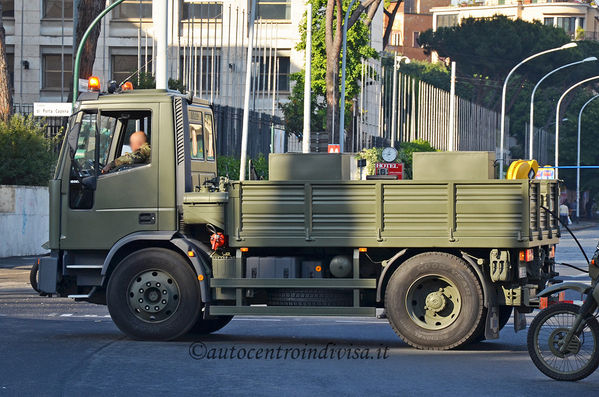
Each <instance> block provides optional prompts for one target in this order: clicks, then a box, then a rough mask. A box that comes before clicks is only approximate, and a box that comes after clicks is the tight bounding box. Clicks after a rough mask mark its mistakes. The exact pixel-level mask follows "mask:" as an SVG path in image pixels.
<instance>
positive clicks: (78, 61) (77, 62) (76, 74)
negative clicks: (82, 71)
mask: <svg viewBox="0 0 599 397" xmlns="http://www.w3.org/2000/svg"><path fill="white" fill-rule="evenodd" d="M123 1H124V0H116V1H115V2H114V3H112V4H111V5H109V6H108V7H106V8H105V9H104V11H102V12H101V13H100V15H98V16H97V17H96V19H94V20H93V21H92V23H91V24H90V25H89V27H88V28H87V30H86V31H85V33H84V34H83V37H82V38H81V42H80V43H79V48H77V55H76V56H75V64H74V65H73V107H75V102H77V95H78V92H79V66H80V64H81V54H82V53H83V47H84V46H85V42H86V41H87V38H88V37H89V35H90V33H91V31H92V29H93V28H94V27H95V26H96V25H97V24H98V22H100V21H101V20H102V18H104V16H105V15H106V14H108V13H109V12H110V11H112V9H113V8H114V7H116V6H118V5H119V4H121V3H122V2H123Z"/></svg>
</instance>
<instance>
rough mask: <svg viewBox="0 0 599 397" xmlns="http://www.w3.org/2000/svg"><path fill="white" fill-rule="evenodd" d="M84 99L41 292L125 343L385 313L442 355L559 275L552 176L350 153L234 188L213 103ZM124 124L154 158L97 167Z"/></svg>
mask: <svg viewBox="0 0 599 397" xmlns="http://www.w3.org/2000/svg"><path fill="white" fill-rule="evenodd" d="M79 99H80V100H79V102H78V105H77V108H76V109H75V110H76V111H75V113H74V114H73V116H72V117H71V119H70V123H69V127H68V131H67V135H66V137H65V141H64V144H63V147H62V150H61V154H60V158H59V162H58V165H57V168H56V173H55V176H54V179H53V180H52V181H50V189H49V190H50V236H49V237H50V238H49V242H48V248H49V249H50V250H51V255H50V256H48V257H44V258H42V259H41V261H40V264H39V283H38V285H39V289H40V291H41V292H42V293H43V294H46V295H48V294H49V295H57V296H63V297H65V296H68V297H71V298H74V299H76V300H81V301H89V302H94V303H99V304H106V305H107V306H108V309H109V312H110V315H111V317H112V318H113V320H114V322H115V323H116V325H117V326H118V327H119V328H120V329H121V330H122V331H123V332H124V333H125V334H127V335H128V336H130V337H132V338H136V339H148V340H166V339H173V338H177V337H179V336H181V335H183V334H185V333H187V332H196V333H210V332H214V331H217V330H218V329H220V328H222V327H224V326H225V325H226V324H227V323H228V322H229V321H230V320H231V319H232V318H233V316H235V315H250V316H261V315H277V316H280V315H289V316H296V315H297V316H310V315H318V316H322V315H330V316H376V309H377V308H385V309H386V314H387V316H388V318H389V322H390V324H391V326H392V327H393V329H394V330H395V332H396V333H397V334H398V335H399V336H400V337H401V338H402V339H403V340H404V341H406V342H407V343H409V344H410V345H412V346H414V347H417V348H422V349H450V348H454V347H458V346H461V345H464V344H467V343H470V342H473V341H479V340H482V339H485V338H487V339H491V338H497V337H498V335H499V330H500V329H501V328H502V327H503V326H504V325H505V324H506V323H507V321H508V319H509V318H510V316H511V313H512V311H513V312H514V316H515V322H514V323H515V327H516V328H517V329H521V328H523V327H524V326H525V322H524V324H523V321H525V320H524V313H527V312H530V311H531V310H532V308H533V306H534V305H535V300H534V298H535V294H536V292H537V291H539V290H540V289H543V288H544V286H545V285H546V283H547V281H548V280H549V279H550V278H552V277H553V276H555V275H556V273H555V271H554V259H553V257H554V252H555V244H557V243H558V240H559V233H560V232H559V228H558V224H557V221H556V220H555V219H554V218H553V217H551V216H550V214H549V212H548V211H547V210H549V211H552V210H555V209H556V208H557V206H558V197H559V191H558V184H557V181H538V180H496V179H493V156H492V154H490V153H468V152H464V153H460V152H454V153H435V154H422V155H421V154H418V155H416V156H415V158H414V179H413V180H404V181H391V180H352V177H351V175H350V174H351V172H350V168H351V167H350V165H351V163H353V162H354V161H355V160H354V159H352V158H351V156H349V155H346V154H343V155H341V154H277V155H271V156H270V159H269V162H270V175H271V177H270V180H268V181H231V180H228V179H227V178H220V179H218V178H217V175H216V150H215V149H216V147H215V142H216V139H215V137H216V133H217V131H215V128H214V127H215V124H216V123H215V122H214V116H213V113H212V111H211V108H210V106H209V104H208V103H206V102H204V101H201V100H198V99H191V98H189V97H185V96H183V95H180V94H178V93H174V92H170V91H165V90H138V91H126V92H121V93H116V94H102V95H100V94H98V93H86V94H82V96H81V97H80V98H79ZM135 131H144V133H145V134H146V136H147V142H148V143H149V144H150V147H151V155H150V157H149V158H148V159H147V160H146V161H145V162H143V163H138V164H129V165H125V166H123V167H121V168H118V169H114V170H111V171H110V172H104V173H102V171H101V170H102V168H103V167H104V166H105V165H106V164H107V163H108V162H110V161H112V160H114V159H115V158H117V157H118V156H120V155H121V154H122V153H123V152H124V151H126V148H127V145H128V139H129V137H130V136H131V134H132V133H134V132H135ZM250 139H251V137H250ZM513 309H515V310H513Z"/></svg>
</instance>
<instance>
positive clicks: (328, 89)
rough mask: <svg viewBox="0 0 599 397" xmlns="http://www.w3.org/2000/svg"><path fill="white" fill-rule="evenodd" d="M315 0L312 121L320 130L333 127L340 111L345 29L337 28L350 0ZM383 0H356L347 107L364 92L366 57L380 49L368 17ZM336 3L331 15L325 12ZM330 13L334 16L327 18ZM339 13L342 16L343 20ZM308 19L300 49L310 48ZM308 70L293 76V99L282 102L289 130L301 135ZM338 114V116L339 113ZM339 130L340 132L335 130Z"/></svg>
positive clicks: (302, 27) (349, 50) (349, 37)
mask: <svg viewBox="0 0 599 397" xmlns="http://www.w3.org/2000/svg"><path fill="white" fill-rule="evenodd" d="M309 3H311V4H312V62H311V78H312V82H311V89H312V103H313V106H312V109H313V119H312V122H311V124H312V125H313V126H314V127H312V128H315V129H316V130H320V131H323V130H325V129H326V130H327V131H330V130H331V129H332V119H333V117H334V115H335V114H338V111H339V96H338V95H339V84H340V83H339V82H340V64H341V63H340V61H341V60H342V54H340V53H341V43H342V42H341V36H342V32H341V31H338V30H337V28H340V27H342V26H343V25H342V22H343V17H344V15H345V10H346V9H347V7H348V6H349V3H350V0H344V1H343V6H342V7H341V8H340V7H339V6H341V1H339V2H337V1H335V0H310V1H309ZM375 3H376V5H378V4H379V3H380V0H379V1H376V0H374V1H373V0H366V1H363V2H356V4H355V5H354V8H353V12H352V16H351V17H350V20H349V24H348V26H349V28H348V31H347V53H348V57H347V59H346V99H347V101H346V110H347V111H348V112H347V114H348V117H349V109H350V106H351V99H352V98H354V97H356V96H357V95H358V94H359V92H360V87H359V84H358V82H359V81H360V77H361V65H362V64H361V62H362V59H370V58H377V57H378V54H377V52H376V51H375V50H374V49H373V48H372V47H370V40H369V37H370V30H369V24H370V21H369V20H368V18H369V15H370V12H371V7H373V6H374V5H375ZM328 7H332V10H333V11H335V12H332V13H331V14H330V15H329V14H327V12H325V10H327V9H328ZM327 16H328V17H330V19H327ZM339 16H341V19H340V20H339V19H338V18H339ZM306 22H307V19H306V18H305V17H304V20H303V21H302V23H301V25H300V35H301V40H300V41H299V43H298V44H297V47H296V48H297V49H298V50H305V48H306ZM303 74H304V72H300V73H297V74H295V75H293V76H292V77H291V78H292V80H293V81H295V82H296V84H295V87H294V88H293V89H292V92H291V95H290V97H289V103H286V104H284V105H282V106H281V108H282V110H283V113H284V115H285V119H286V120H288V121H286V125H287V132H289V133H294V134H296V135H301V132H300V131H301V130H302V128H303V127H302V126H303V121H302V117H303V106H304V98H303V95H304V82H303V81H304V77H303ZM323 117H324V118H323ZM337 117H338V116H337ZM335 134H336V132H335Z"/></svg>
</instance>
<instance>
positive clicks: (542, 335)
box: [527, 303, 599, 381]
mask: <svg viewBox="0 0 599 397" xmlns="http://www.w3.org/2000/svg"><path fill="white" fill-rule="evenodd" d="M579 309H580V308H579V307H578V306H576V305H573V304H571V303H558V304H555V305H552V306H549V307H548V308H546V309H544V310H542V311H541V312H540V313H539V314H538V315H537V316H536V317H535V318H534V320H533V321H532V323H531V324H530V328H529V330H528V338H527V347H528V354H529V355H530V357H531V358H532V361H533V363H534V364H535V366H536V367H537V368H538V369H539V370H540V371H541V372H542V373H544V374H545V375H547V376H549V377H550V378H553V379H556V380H560V381H561V380H563V381H577V380H580V379H583V378H586V377H587V376H589V375H590V374H592V373H593V371H595V369H597V366H599V322H598V321H597V319H596V318H595V317H594V316H593V315H592V314H588V315H587V316H586V318H585V319H584V322H585V324H584V328H583V329H582V332H581V333H580V334H579V335H575V336H573V337H572V340H571V341H570V344H569V346H568V348H567V349H566V351H565V352H563V353H562V352H561V351H560V348H561V347H562V345H563V339H564V337H565V336H566V334H567V333H568V330H569V329H570V328H571V327H572V325H573V324H574V320H575V319H576V316H577V315H578V311H579Z"/></svg>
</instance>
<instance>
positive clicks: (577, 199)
mask: <svg viewBox="0 0 599 397" xmlns="http://www.w3.org/2000/svg"><path fill="white" fill-rule="evenodd" d="M597 98H599V94H598V95H595V96H594V97H592V98H591V99H589V100H588V101H586V102H585V104H584V105H582V108H580V112H578V146H577V154H576V219H579V218H580V121H581V119H582V111H583V110H584V108H586V107H587V105H588V104H589V103H591V102H592V101H594V100H595V99H597Z"/></svg>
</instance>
